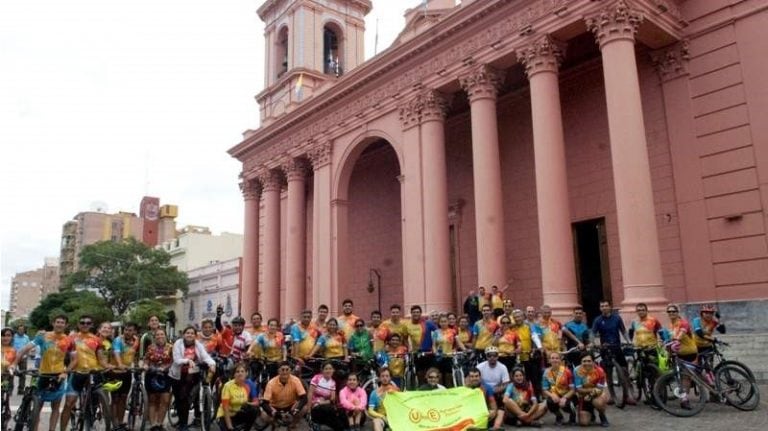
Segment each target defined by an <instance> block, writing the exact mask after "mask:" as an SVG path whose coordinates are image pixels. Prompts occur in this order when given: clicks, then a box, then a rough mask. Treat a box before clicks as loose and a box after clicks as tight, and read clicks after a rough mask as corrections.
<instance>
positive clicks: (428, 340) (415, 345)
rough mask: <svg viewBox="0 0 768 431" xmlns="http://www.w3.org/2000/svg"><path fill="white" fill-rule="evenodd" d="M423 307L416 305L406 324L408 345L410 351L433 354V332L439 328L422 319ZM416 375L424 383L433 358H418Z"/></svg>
mask: <svg viewBox="0 0 768 431" xmlns="http://www.w3.org/2000/svg"><path fill="white" fill-rule="evenodd" d="M421 313H422V310H421V307H420V306H418V305H414V306H412V307H411V319H410V320H409V321H408V322H407V323H406V324H405V327H406V329H407V330H408V343H407V344H408V345H409V346H410V347H409V349H408V350H409V351H411V352H420V353H422V354H424V353H427V354H428V353H431V352H432V331H434V330H435V329H437V326H436V325H435V323H434V322H432V321H431V320H427V319H424V318H423V317H421ZM415 362H416V364H415V365H416V373H417V374H418V376H419V381H424V372H425V371H426V370H427V368H429V367H431V366H432V358H431V357H430V356H427V355H422V356H419V357H417V358H416V360H415Z"/></svg>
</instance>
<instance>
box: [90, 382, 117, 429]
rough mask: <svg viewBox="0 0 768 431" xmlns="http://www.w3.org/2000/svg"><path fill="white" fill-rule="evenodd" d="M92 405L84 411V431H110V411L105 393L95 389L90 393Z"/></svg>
mask: <svg viewBox="0 0 768 431" xmlns="http://www.w3.org/2000/svg"><path fill="white" fill-rule="evenodd" d="M91 403H92V405H91V406H89V407H88V408H86V410H85V412H86V413H85V418H86V419H85V430H86V431H110V430H111V429H112V410H111V406H110V402H109V397H108V396H107V393H106V392H104V391H102V390H101V389H96V390H94V391H93V392H92V393H91Z"/></svg>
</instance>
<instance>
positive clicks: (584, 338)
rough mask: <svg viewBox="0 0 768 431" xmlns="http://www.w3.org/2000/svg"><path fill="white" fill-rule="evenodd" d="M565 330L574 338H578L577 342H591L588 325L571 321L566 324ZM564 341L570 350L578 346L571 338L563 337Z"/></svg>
mask: <svg viewBox="0 0 768 431" xmlns="http://www.w3.org/2000/svg"><path fill="white" fill-rule="evenodd" d="M564 326H565V329H567V330H568V332H570V333H571V334H573V336H574V337H576V339H577V340H579V341H581V342H582V343H584V344H586V343H587V342H588V341H589V327H588V326H587V323H586V322H584V321H582V322H578V323H577V322H575V321H573V320H571V321H570V322H568V323H566V324H565V325H564ZM563 339H564V340H565V345H566V346H568V348H569V349H570V348H572V347H575V346H576V343H574V341H573V340H571V337H568V336H563Z"/></svg>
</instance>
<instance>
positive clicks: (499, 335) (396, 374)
mask: <svg viewBox="0 0 768 431" xmlns="http://www.w3.org/2000/svg"><path fill="white" fill-rule="evenodd" d="M500 296H501V294H500V293H499V292H498V291H497V290H494V292H493V293H488V294H486V293H485V292H484V290H481V291H480V293H479V294H478V295H476V296H475V297H474V298H473V299H472V300H471V301H468V303H469V304H470V307H471V308H474V307H477V311H479V313H477V312H475V310H474V309H473V310H471V311H472V312H467V313H466V314H463V315H457V314H456V313H453V312H447V313H441V312H432V313H430V315H429V316H428V317H427V316H422V309H421V307H420V306H418V305H414V306H412V307H410V310H409V311H410V314H409V316H407V317H405V316H403V313H402V308H401V307H400V306H399V305H392V306H391V307H390V308H389V316H388V318H387V319H383V317H384V316H382V313H381V312H380V311H374V312H372V313H371V316H370V322H368V323H367V324H366V322H365V321H364V320H363V319H362V318H360V317H358V316H356V315H355V314H354V312H353V311H354V310H353V307H354V304H353V302H352V300H349V299H347V300H344V301H343V303H342V314H341V315H340V316H338V317H328V314H329V309H328V307H327V306H326V305H321V306H320V307H319V308H318V309H317V316H313V312H312V310H304V311H303V312H302V313H301V316H300V318H299V320H298V322H295V323H291V324H289V325H287V326H285V327H281V325H280V322H279V321H278V320H277V319H275V318H270V319H269V320H267V323H266V326H264V324H263V318H262V315H261V314H260V313H258V312H256V313H253V315H252V316H250V327H248V328H246V322H245V319H244V318H242V317H240V316H238V317H235V318H233V319H232V320H231V322H229V323H228V324H227V323H225V322H222V315H223V312H222V310H221V309H220V308H219V309H218V310H217V316H216V318H215V320H204V321H202V322H201V324H200V330H199V331H198V329H197V328H196V327H194V326H189V327H187V328H185V329H184V330H183V331H182V333H181V337H180V338H179V339H177V340H176V341H175V342H173V343H171V342H169V340H168V337H167V335H166V333H165V329H164V327H162V326H161V325H160V319H159V318H158V317H157V316H152V317H151V318H150V319H149V321H148V322H147V329H146V331H145V332H144V333H143V335H141V336H140V335H139V326H138V325H137V324H135V323H126V324H125V325H123V328H124V330H123V333H122V334H121V335H120V336H117V337H114V338H113V328H112V326H111V325H110V323H108V322H105V323H103V324H101V325H100V326H99V327H98V329H97V330H96V331H93V325H94V323H95V322H94V320H93V319H92V318H91V317H90V316H82V317H81V318H80V319H79V321H78V322H77V331H76V332H74V333H72V334H68V333H67V332H66V331H67V325H68V318H67V316H64V315H58V316H55V317H54V318H53V319H52V330H51V331H48V332H40V333H38V334H37V336H35V337H34V339H32V340H31V342H30V343H29V344H27V345H26V346H24V347H22V348H20V349H18V350H17V349H14V348H13V347H12V343H11V340H10V339H11V338H12V336H13V332H12V331H11V330H10V329H3V332H2V349H3V351H2V361H3V362H2V368H3V370H2V371H3V373H4V374H7V373H10V372H12V371H13V370H14V369H15V368H18V366H19V364H20V363H22V362H24V361H26V356H27V355H28V354H29V353H30V352H31V351H32V350H33V349H35V348H39V349H40V355H41V360H40V365H39V373H40V378H39V379H38V380H37V382H38V390H39V391H40V393H41V394H43V396H41V399H43V400H45V401H49V402H50V403H51V412H52V413H51V419H50V425H49V430H48V431H55V428H56V424H57V423H60V424H61V425H60V429H61V431H66V429H67V424H68V423H69V417H70V414H71V412H72V409H73V408H74V406H75V403H76V401H77V399H78V394H79V392H80V391H82V390H83V388H84V387H85V382H86V381H87V379H88V375H89V374H90V373H93V372H100V371H103V372H104V374H105V375H104V377H103V378H105V379H107V380H110V381H120V382H121V384H120V385H119V387H118V389H116V390H115V391H114V392H112V393H111V396H112V403H111V412H110V413H111V415H112V423H113V429H121V428H125V427H126V425H125V424H126V422H125V413H126V399H127V395H128V391H129V388H131V379H132V375H133V374H132V373H130V372H129V370H130V369H131V368H133V367H137V366H140V367H143V369H144V373H143V374H144V377H143V378H144V386H145V388H146V391H147V395H148V403H147V406H148V408H149V413H148V425H149V429H150V431H160V430H163V429H164V425H163V423H164V420H165V417H166V414H167V411H168V409H169V406H170V404H171V396H172V395H173V399H174V400H175V401H174V403H175V404H174V405H175V408H176V412H177V414H178V420H179V430H181V431H185V430H186V429H187V427H188V426H189V412H190V410H191V409H190V404H192V403H194V401H195V391H193V388H194V387H195V385H196V384H197V383H198V382H199V381H200V379H201V378H210V377H211V376H212V374H213V373H215V372H216V371H217V370H220V369H221V367H219V366H217V363H220V361H222V360H224V359H226V360H227V361H228V363H229V364H232V366H231V367H230V368H229V372H228V374H229V375H227V376H226V378H225V379H224V380H223V381H224V382H225V383H224V384H223V386H222V387H220V388H218V401H219V407H218V411H217V412H216V417H217V420H218V421H219V424H220V426H221V428H222V430H227V431H229V430H235V429H237V430H248V429H250V428H251V426H252V425H253V424H254V422H256V421H257V420H258V421H260V422H261V423H266V424H269V423H276V422H280V423H282V424H283V425H286V426H288V427H289V428H294V427H296V426H297V425H298V423H299V421H300V420H301V419H302V418H303V417H304V416H305V415H307V414H309V415H310V416H311V420H312V422H314V423H317V424H325V425H327V426H329V427H331V428H332V429H350V430H357V429H359V427H360V426H361V425H362V423H363V422H364V421H365V420H366V418H368V420H371V421H372V424H373V427H374V429H375V430H383V429H385V427H386V424H387V420H386V411H385V409H384V405H383V399H384V398H385V397H386V395H387V394H388V393H391V392H393V391H398V390H404V389H406V390H412V389H421V390H433V389H434V390H440V389H443V388H445V387H447V386H452V385H454V384H455V382H456V380H455V378H453V376H454V374H453V373H454V372H455V370H456V367H457V365H456V364H457V361H455V360H454V358H455V357H464V358H467V360H465V361H464V362H462V365H461V367H462V369H461V374H462V376H463V379H462V380H463V383H464V385H465V386H468V387H471V388H477V389H478V390H480V391H482V392H483V393H484V397H485V399H486V401H487V404H488V409H489V417H490V419H489V424H490V423H492V427H491V429H501V428H502V427H503V426H504V423H510V421H511V422H513V423H514V422H516V423H518V424H520V425H530V426H537V425H540V424H541V422H540V420H541V419H542V417H543V416H544V415H545V414H546V412H547V411H550V412H552V413H553V414H554V416H555V422H556V423H557V424H563V423H565V417H564V415H565V414H567V415H568V416H569V419H568V422H569V423H572V424H575V423H577V422H578V423H579V424H582V425H586V424H589V423H590V422H591V421H595V420H596V417H599V419H600V423H601V424H602V425H603V426H608V424H609V423H608V419H607V417H606V415H605V411H606V406H607V405H609V404H611V403H613V402H615V401H616V400H613V399H610V397H609V395H608V394H607V391H606V390H605V388H606V372H605V370H603V368H601V367H600V366H599V365H598V364H596V363H595V359H596V354H595V353H593V352H595V349H592V348H591V347H595V348H597V349H599V350H600V351H602V352H606V351H607V352H608V353H611V354H612V357H613V358H615V359H616V360H617V362H618V363H619V364H620V365H621V366H622V367H626V365H627V364H626V360H625V359H624V353H623V351H622V343H621V340H622V338H623V339H624V340H625V341H626V342H627V343H630V342H631V343H633V344H634V346H635V347H636V348H638V349H655V348H656V346H657V345H660V344H661V343H662V342H664V341H670V342H672V343H673V348H674V349H675V350H676V351H678V354H679V356H680V357H681V358H684V359H687V360H691V361H695V360H696V355H697V354H698V352H699V351H701V350H706V349H710V348H711V347H712V343H713V342H714V340H715V339H714V335H713V334H714V331H721V332H724V327H723V325H722V324H720V322H718V320H717V317H716V316H715V314H716V311H715V309H714V307H712V306H702V308H701V310H700V311H701V313H700V317H697V318H696V319H694V320H693V322H692V323H689V322H688V321H686V320H685V319H684V318H682V317H681V316H680V309H679V307H678V306H677V305H673V304H672V305H669V306H668V307H667V310H666V311H667V313H668V315H669V322H670V323H669V325H668V326H667V327H663V326H662V325H661V323H660V321H659V320H658V319H656V318H655V317H653V316H650V315H649V314H648V307H647V306H646V305H645V304H637V306H636V312H637V318H636V319H635V320H633V321H632V323H631V325H630V326H629V331H627V330H626V328H625V326H624V322H623V321H622V319H621V318H620V317H619V316H618V315H617V314H616V313H615V312H614V310H613V309H612V308H611V305H610V303H608V302H602V303H601V304H600V310H601V315H600V316H597V317H596V318H595V319H594V322H593V324H592V326H591V327H589V326H588V325H587V321H586V316H585V313H584V310H583V309H582V308H581V307H575V308H574V309H573V317H572V320H570V321H568V322H567V323H565V324H562V323H561V322H560V321H558V320H556V319H555V318H553V317H552V310H551V309H550V307H548V306H546V305H544V306H542V307H541V308H540V309H539V310H536V309H535V308H534V307H526V308H525V310H521V309H516V308H515V307H514V305H513V303H512V301H511V300H509V299H506V300H505V299H503V298H500V299H499V298H498V297H500ZM465 305H466V303H465ZM466 311H467V310H466V307H465V312H466ZM475 319H476V320H475ZM598 339H599V342H598V341H597V340H598ZM459 352H466V353H464V354H462V353H459ZM601 356H602V355H601ZM469 358H473V359H474V362H471V363H470V360H469ZM409 361H413V366H414V368H415V370H416V374H417V376H418V381H419V382H422V383H423V385H421V386H420V387H407V384H406V383H407V382H406V381H405V377H406V367H407V366H410V365H408V362H409ZM374 363H375V364H376V365H377V369H378V370H377V374H378V379H377V381H376V385H375V387H374V388H373V389H372V390H371V391H370V393H368V392H366V391H365V390H363V389H362V388H361V386H362V384H363V383H364V382H362V381H360V378H359V377H358V376H357V374H356V371H358V370H359V369H360V368H361V367H363V366H364V365H365V364H374ZM318 365H319V367H318ZM312 367H317V369H316V373H313V374H314V375H312V376H310V378H309V379H307V380H306V381H302V379H301V378H300V376H297V375H295V374H297V373H296V370H300V369H302V368H303V369H307V368H309V369H312ZM262 368H263V369H265V370H266V373H267V374H268V376H269V379H268V381H267V382H266V384H265V382H264V381H259V379H258V378H257V376H258V375H259V374H260V373H261V374H263V373H262V372H261V369H262ZM7 380H8V379H5V378H4V379H3V381H4V382H5V381H7ZM62 400H64V403H63V406H62V403H61V401H62ZM622 401H624V402H626V403H627V404H633V403H634V402H635V400H633V399H626V400H622ZM59 412H60V413H59ZM197 414H198V413H197V412H196V415H197ZM195 420H199V419H198V418H195Z"/></svg>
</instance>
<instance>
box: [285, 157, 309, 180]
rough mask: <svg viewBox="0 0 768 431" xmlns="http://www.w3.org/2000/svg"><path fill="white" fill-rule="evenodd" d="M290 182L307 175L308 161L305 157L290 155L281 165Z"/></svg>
mask: <svg viewBox="0 0 768 431" xmlns="http://www.w3.org/2000/svg"><path fill="white" fill-rule="evenodd" d="M280 169H282V170H283V172H284V173H285V178H286V179H287V180H288V182H291V181H297V180H303V179H305V178H306V177H307V162H306V161H304V159H300V158H296V157H289V158H287V159H286V160H285V161H284V162H283V163H282V164H281V165H280Z"/></svg>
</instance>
